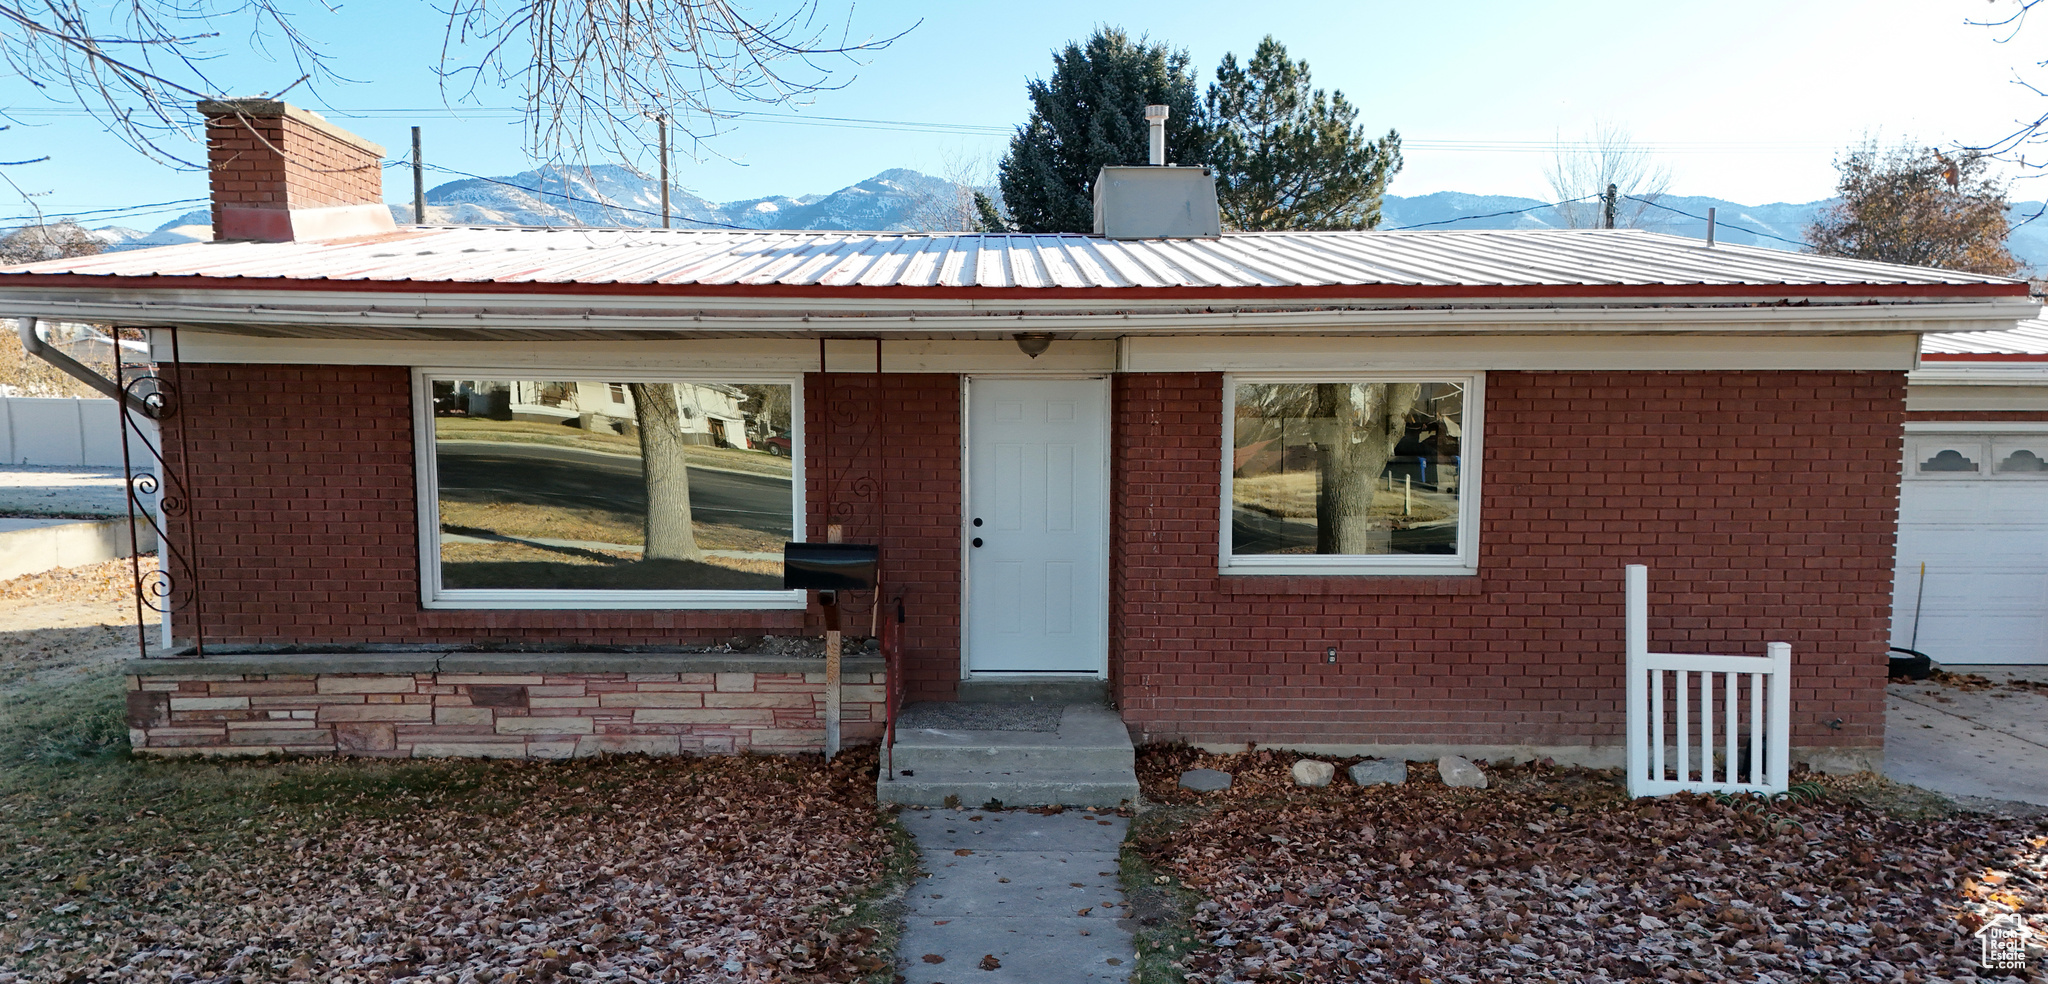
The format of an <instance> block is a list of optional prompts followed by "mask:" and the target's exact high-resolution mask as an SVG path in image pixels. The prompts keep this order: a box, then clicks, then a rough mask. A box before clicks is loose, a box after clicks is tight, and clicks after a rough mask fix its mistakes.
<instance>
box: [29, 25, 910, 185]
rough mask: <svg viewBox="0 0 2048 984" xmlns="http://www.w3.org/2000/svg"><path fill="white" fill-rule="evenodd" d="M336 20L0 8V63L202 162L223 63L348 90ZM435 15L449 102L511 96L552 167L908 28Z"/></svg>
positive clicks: (775, 85)
mask: <svg viewBox="0 0 2048 984" xmlns="http://www.w3.org/2000/svg"><path fill="white" fill-rule="evenodd" d="M404 6H407V7H408V8H411V9H417V10H420V11H429V10H435V9H436V8H435V7H433V6H432V5H428V4H416V5H412V4H408V5H404ZM351 13H353V12H351ZM340 14H341V8H340V7H339V6H338V5H334V4H331V3H329V2H326V0H0V63H4V65H5V66H6V68H7V69H8V70H9V71H10V72H11V74H13V75H15V76H16V77H18V78H20V79H22V80H23V81H25V82H27V83H28V84H29V85H32V86H34V87H36V88H37V89H39V90H40V91H41V92H42V93H43V94H45V95H46V96H48V97H49V98H50V99H52V100H54V101H58V102H62V103H69V104H73V105H77V106H81V107H84V108H85V109H87V110H89V111H91V112H92V113H93V115H94V116H95V117H97V118H98V119H99V121H100V122H101V123H102V124H104V125H105V126H106V127H107V128H108V129H109V130H110V131H112V132H113V133H115V134H116V135H118V136H120V137H121V138H123V139H124V140H126V141H127V142H128V144H129V145H130V146H132V147H134V148H135V149H137V150H139V151H141V152H142V153H144V154H146V155H148V156H149V157H151V158H153V159H156V160H158V161H160V162H163V163H166V164H170V165H173V166H178V167H185V168H193V169H197V168H201V167H203V166H204V160H203V156H202V155H200V154H199V153H198V152H197V151H196V150H195V148H196V146H197V145H196V143H195V142H194V141H193V140H191V139H190V135H191V133H192V131H193V129H194V125H195V124H196V123H197V122H198V120H197V119H196V112H195V109H194V106H193V104H194V103H195V102H196V101H197V100H200V99H213V98H223V97H229V96H246V95H250V94H251V93H249V92H246V91H229V88H230V84H232V85H233V86H237V87H239V86H242V85H246V84H248V83H246V82H245V81H244V79H245V77H246V69H245V68H244V63H245V62H246V59H239V58H232V57H230V56H232V55H235V54H238V53H243V52H247V51H251V50H253V51H256V52H258V53H261V54H263V55H266V56H267V57H268V60H269V62H270V63H272V64H275V65H278V66H280V67H279V68H278V70H277V75H276V77H275V78H274V79H272V80H270V84H269V85H267V86H266V87H265V88H264V91H262V92H259V93H255V94H256V95H264V96H269V97H271V98H278V97H282V96H283V95H285V94H286V93H288V92H290V91H291V90H293V89H296V88H297V87H299V86H301V85H306V86H308V87H309V88H316V89H317V88H318V87H320V86H323V85H325V84H328V83H335V82H345V81H348V80H347V79H346V78H345V77H344V76H342V75H341V74H340V73H339V72H338V71H337V66H336V64H335V55H334V54H333V53H332V52H331V51H329V50H327V49H325V48H324V47H322V46H320V45H319V44H318V43H316V42H315V41H314V40H313V39H312V36H311V35H312V32H311V31H309V30H308V29H307V27H308V23H309V21H310V20H311V18H313V17H318V16H339V15H340ZM438 14H439V15H440V16H443V17H444V18H445V21H444V29H445V34H444V43H443V45H442V52H441V62H440V65H439V71H440V73H441V77H442V80H443V81H442V91H443V96H444V98H447V99H451V100H455V101H462V100H465V99H472V98H478V97H480V96H481V95H482V90H485V89H494V88H495V87H496V86H499V85H507V86H513V87H515V88H517V89H518V91H519V92H520V94H521V97H522V98H523V99H524V101H525V103H526V110H527V114H526V115H527V130H526V142H527V147H526V150H527V152H528V153H529V154H530V155H531V156H533V157H534V158H535V159H537V160H541V161H548V162H560V161H581V160H584V159H588V158H589V157H590V156H592V155H599V154H601V155H606V156H611V157H615V158H623V159H626V160H635V159H639V158H640V157H642V156H644V155H645V153H646V152H647V148H648V146H649V144H650V143H651V142H652V141H651V140H650V139H649V137H650V136H651V134H652V131H653V129H654V123H653V118H654V117H656V116H665V117H667V119H668V120H669V124H670V128H671V131H672V132H673V133H675V134H677V135H679V136H680V137H681V139H683V140H684V141H686V142H687V141H696V140H701V139H703V138H705V137H708V136H712V135H714V134H716V132H717V131H718V127H719V125H720V122H721V120H723V119H727V118H729V115H728V113H727V108H728V107H729V106H731V105H732V104H734V103H746V102H754V103H786V102H790V101H796V100H801V99H803V98H804V97H806V96H808V95H810V94H813V93H816V92H819V91H822V90H825V89H830V88H836V87H838V86H843V85H845V84H846V83H847V82H849V81H851V79H850V78H849V77H843V76H840V75H837V74H835V72H837V71H838V70H839V69H840V68H842V67H846V66H851V65H852V64H854V62H855V60H856V59H857V58H858V57H859V56H860V55H861V54H862V53H864V52H871V51H875V50H877V49H880V48H882V47H886V46H887V45H888V44H889V43H890V42H891V41H894V40H895V37H900V36H901V34H898V35H896V36H895V37H889V38H883V39H880V40H860V41H856V40H852V39H850V37H849V36H848V29H847V28H846V27H844V26H835V24H834V18H832V17H830V16H828V15H827V13H826V12H825V11H824V10H822V9H821V8H820V6H819V4H818V2H817V0H798V5H797V6H796V8H795V9H794V10H792V11H789V12H786V13H766V14H756V13H753V12H751V11H748V10H746V9H744V8H742V7H739V6H737V5H736V4H734V3H731V2H728V0H701V2H693V3H660V2H654V0H498V2H492V0H451V5H450V6H448V7H446V8H444V9H440V10H439V11H438ZM913 26H915V25H913ZM393 29H398V28H397V27H396V26H395V25H394V27H393ZM230 71H233V72H234V73H235V77H234V79H232V80H229V79H227V78H225V75H226V73H228V72H230Z"/></svg>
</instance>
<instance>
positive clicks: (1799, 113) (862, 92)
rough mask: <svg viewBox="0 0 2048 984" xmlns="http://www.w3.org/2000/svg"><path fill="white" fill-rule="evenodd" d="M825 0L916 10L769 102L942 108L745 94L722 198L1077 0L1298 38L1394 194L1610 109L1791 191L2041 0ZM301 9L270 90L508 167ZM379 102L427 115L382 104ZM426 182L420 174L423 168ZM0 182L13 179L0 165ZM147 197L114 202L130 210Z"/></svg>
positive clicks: (853, 133) (1026, 33)
mask: <svg viewBox="0 0 2048 984" xmlns="http://www.w3.org/2000/svg"><path fill="white" fill-rule="evenodd" d="M2006 2H2009V0H2006ZM821 4H822V7H821V10H822V11H823V12H825V13H826V14H828V15H829V14H833V13H835V12H836V13H838V14H840V15H842V16H844V17H846V18H847V19H849V20H850V22H851V26H852V30H853V32H854V33H855V35H857V36H884V35H888V34H893V33H896V32H898V31H902V30H904V29H906V28H912V25H916V26H915V28H914V29H911V30H910V33H909V34H908V35H906V36H905V37H904V38H902V39H901V40H899V41H897V42H896V43H895V44H894V45H893V46H892V47H890V48H888V49H886V50H881V51H877V52H873V53H871V54H869V55H867V56H865V57H864V59H863V60H864V61H865V64H863V65H844V66H842V67H841V68H840V70H839V71H838V72H837V73H836V75H835V77H836V78H837V79H838V80H839V81H842V82H844V83H845V85H844V87H843V88H841V89H838V90H836V91H829V92H823V93H820V94H818V95H817V96H816V97H815V98H814V99H813V100H812V101H811V102H810V104H809V105H806V106H801V107H790V108H783V109H777V108H772V107H771V108H766V110H765V111H767V112H770V113H774V114H781V115H786V116H793V117H801V118H804V119H809V120H814V121H815V120H817V119H818V118H820V117H851V118H864V119H876V120H902V121H919V122H931V123H937V124H945V125H946V127H945V128H942V129H941V130H940V132H924V131H919V130H903V129H887V128H872V127H858V126H823V125H805V124H799V123H795V122H782V121H777V120H773V119H762V118H758V117H750V118H746V119H742V120H738V121H733V122H730V123H727V124H724V126H725V127H727V131H728V132H726V133H725V134H724V135H723V136H720V137H718V138H717V139H716V140H715V142H714V143H712V144H711V146H710V148H709V150H708V152H705V153H701V154H699V155H698V158H697V159H696V160H694V161H693V160H690V159H689V158H688V157H687V156H683V155H679V156H678V158H677V161H676V165H677V166H676V171H675V177H676V181H677V183H678V184H680V185H682V186H684V187H686V188H688V189H690V190H692V191H694V192H695V193H697V194H700V195H702V196H704V197H706V198H710V199H712V200H716V201H726V200H734V199H741V198H750V197H756V196H762V195H769V194H801V193H807V192H826V191H831V190H833V189H836V188H839V187H843V186H845V185H847V184H850V183H852V182H854V181H857V180H860V179H862V178H865V177H867V176H870V175H872V174H874V173H875V172H877V171H880V170H882V169H884V168H889V167H910V168H915V169H918V170H922V171H926V172H929V173H946V172H947V171H948V170H957V169H959V168H961V167H968V168H972V167H973V166H975V165H976V164H977V163H980V164H981V165H982V166H984V167H986V166H989V165H992V163H993V161H994V159H995V158H996V157H998V156H1000V154H1001V152H1002V150H1003V147H1004V146H1005V144H1006V137H1005V136H1003V135H1002V129H1001V128H1007V127H1009V126H1012V125H1014V124H1016V123H1017V122H1019V121H1020V120H1022V119H1023V117H1024V115H1025V114H1026V112H1027V104H1026V101H1025V97H1024V84H1025V82H1026V80H1028V79H1030V78H1032V77H1035V76H1040V75H1044V74H1045V73H1046V72H1047V71H1048V70H1049V68H1050V64H1051V60H1050V53H1051V51H1052V50H1053V49H1054V48H1055V47H1057V46H1060V45H1062V44H1064V43H1065V42H1067V41H1068V40H1070V39H1075V38H1080V37H1084V36H1086V35H1087V34H1088V33H1089V32H1090V31H1091V30H1092V29H1093V28H1094V27H1095V26H1097V25H1098V24H1114V25H1119V26H1122V27H1124V28H1126V29H1128V30H1130V31H1131V32H1133V33H1146V34H1149V35H1151V36H1152V37H1154V38H1157V39H1161V40H1165V41H1168V42H1170V43H1172V44H1173V45H1175V46H1177V47H1182V48H1186V49H1188V51H1189V52H1190V54H1191V55H1192V56H1193V59H1194V63H1195V65H1196V66H1197V67H1198V68H1200V70H1201V72H1202V75H1203V76H1204V79H1205V84H1206V77H1207V76H1208V75H1209V74H1210V72H1211V71H1212V70H1213V69H1214V67H1215V65H1216V63H1217V61H1218V60H1219V59H1220V58H1221V57H1222V55H1223V54H1224V53H1225V52H1227V51H1229V52H1236V53H1238V54H1239V55H1240V56H1242V55H1244V54H1247V53H1248V52H1249V51H1250V50H1251V49H1252V48H1253V47H1254V46H1255V45H1256V44H1257V43H1258V41H1259V39H1260V38H1261V37H1262V36H1263V35H1266V34H1269V33H1270V34H1272V35H1274V36H1275V37H1277V38H1278V39H1279V40H1280V41H1282V42H1283V43H1285V44H1286V45H1287V47H1288V49H1289V51H1290V53H1291V54H1293V55H1294V56H1295V57H1297V58H1305V59H1307V60H1308V62H1309V64H1310V67H1311V69H1312V72H1313V74H1314V78H1315V81H1316V82H1317V83H1318V84H1319V85H1321V86H1324V87H1328V88H1335V89H1340V90H1342V91H1344V93H1345V94H1346V95H1347V96H1348V97H1349V98H1350V99H1351V100H1352V101H1353V102H1354V103H1355V104H1357V105H1358V106H1360V107H1361V109H1362V110H1363V113H1362V115H1361V121H1362V122H1364V123H1365V124H1366V125H1367V126H1368V127H1369V128H1371V129H1373V130H1374V131H1378V130H1383V129H1385V128H1387V127H1392V128H1395V129H1398V130H1399V131H1400V132H1401V134H1402V135H1403V137H1404V139H1405V140H1406V141H1407V144H1408V149H1407V152H1406V156H1407V167H1406V169H1405V170H1404V171H1403V172H1402V173H1401V175H1400V176H1399V177H1398V178H1397V179H1396V180H1395V181H1394V184H1393V186H1392V188H1391V189H1390V190H1391V191H1392V192H1393V193H1395V194H1400V195H1418V194H1425V193H1428V192H1433V191H1443V190H1458V191H1471V192H1481V193H1494V194H1511V195H1525V196H1529V197H1539V198H1545V199H1547V198H1548V196H1549V189H1548V186H1547V184H1546V182H1545V180H1544V177H1543V171H1544V168H1545V166H1546V165H1547V164H1548V163H1549V162H1550V159H1551V158H1550V154H1551V149H1550V148H1551V146H1552V144H1553V143H1554V141H1555V140H1557V139H1558V138H1559V137H1560V136H1562V137H1564V138H1566V139H1573V138H1578V137H1580V136H1582V135H1583V134H1584V133H1585V132H1586V131H1587V130H1588V129H1589V128H1590V127H1592V126H1593V125H1594V124H1596V123H1598V122H1600V121H1609V122H1612V123H1615V124H1618V125H1620V126H1622V127H1625V128H1626V129H1628V130H1629V131H1630V132H1632V133H1633V134H1634V136H1635V138H1636V139H1637V141H1638V142H1640V143H1642V144H1644V145H1646V146H1648V147H1649V148H1651V149H1652V150H1654V151H1655V152H1656V153H1657V155H1658V156H1659V158H1660V159H1661V160H1662V161H1663V162H1664V163H1666V164H1667V165H1668V166H1669V167H1670V169H1671V171H1672V172H1673V174H1674V179H1675V180H1674V182H1673V186H1672V190H1673V191H1674V192H1676V193H1680V194H1700V195H1713V196H1716V197H1721V198H1727V199H1732V200H1735V201H1741V202H1746V203H1752V204H1760V203H1765V202H1771V201H1808V200H1812V199H1816V198H1822V197H1826V196H1827V195H1828V194H1830V192H1831V190H1832V187H1833V182H1834V170H1833V168H1832V167H1831V164H1830V162H1831V161H1832V159H1833V157H1834V155H1835V154H1836V153H1837V152H1838V151H1839V150H1841V149H1842V148H1844V147H1846V146H1848V145H1850V144H1852V143H1854V142H1857V141H1859V140H1860V139H1862V138H1863V137H1864V136H1865V135H1877V136H1879V137H1881V138H1883V139H1885V140H1896V139H1900V138H1912V139H1916V140H1919V141H1923V142H1928V143H1937V144H1946V143H1949V142H1952V141H1965V142H1968V141H1977V140H1983V139H1987V138H1990V137H1993V136H1996V135H1999V134H2002V133H2004V132H2006V130H2008V129H2009V128H2010V124H2011V123H2012V121H2014V120H2015V119H2017V118H2020V117H2023V116H2025V117H2031V116H2033V115H2038V114H2039V113H2040V112H2042V111H2044V110H2048V98H2044V97H2041V96H2037V95H2034V94H2032V93H2029V92H2028V91H2026V90H2025V89H2023V88H2021V87H2020V86H2018V85H2016V84H2014V82H2013V79H2014V75H2015V71H2016V70H2026V69H2027V68H2028V66H2030V65H2031V64H2032V63H2034V62H2038V61H2040V60H2042V59H2043V58H2044V57H2048V23H2043V24H2040V25H2037V26H2036V27H2035V28H2034V33H2032V34H2023V35H2021V36H2020V37H2019V38H2018V40H2016V41H2015V42H2013V43H2011V44H2000V43H1999V42H1998V40H1997V39H1998V37H1999V35H1998V34H1997V33H1995V32H1993V31H1989V30H1986V29H1984V28H1980V27H1973V26H1970V25H1968V24H1966V23H1965V20H1966V18H1970V17H1982V16H1984V15H1985V14H1987V13H1990V12H1994V11H1996V10H1999V9H2002V8H2001V6H2000V5H1999V4H1994V3H1987V0H1855V2H1845V0H1815V2H1796V0H1776V2H1747V0H1737V2H1727V0H1720V2H1714V3H1686V4H1678V3H1666V4H1644V3H1640V2H1629V3H1621V2H1612V3H1609V2H1575V3H1540V2H1529V0H1524V2H1490V0H1467V2H1461V3H1413V2H1402V3H1393V2H1379V0H1371V2H1361V0H1352V2H1340V0H1332V2H1321V0H1312V2H1291V3H1284V4H1272V3H1266V4H1260V3H1245V2H1243V0H1232V2H1222V0H1186V2H1178V3H1173V4H1164V3H1139V2H1090V3H1079V2H1069V0H1038V2H1032V3H1005V4H963V3H957V2H956V3H940V2H926V0H898V2H874V0H870V2H866V3H862V4H860V5H858V6H857V7H852V8H848V7H845V6H838V5H835V4H834V3H833V2H832V0H821ZM306 6H307V8H308V9H309V12H308V13H307V14H305V15H304V16H303V18H302V19H301V21H300V24H301V28H302V29H303V30H304V31H305V32H306V33H307V34H309V35H310V36H312V37H314V38H316V39H319V40H320V41H321V42H322V43H323V44H324V45H325V46H326V48H327V49H328V50H329V51H331V52H332V53H333V54H334V56H335V62H334V64H335V66H336V67H337V69H338V70H339V71H340V72H341V74H343V75H347V76H350V77H353V78H357V79H363V80H365V81H363V82H361V83H356V84H349V83H337V84H331V85H328V86H325V87H323V88H321V89H320V90H318V91H316V92H307V91H306V90H304V89H299V90H295V91H294V92H293V93H292V95H291V97H290V98H291V99H292V101H294V102H297V103H300V104H301V105H305V106H307V107H308V108H312V109H315V110H318V111H321V112H323V113H325V114H327V115H328V116H329V118H330V119H332V120H334V121H335V122H337V123H339V124H341V125H343V126H345V127H347V128H349V129H352V130H355V131H356V132H358V133H361V134H363V135H364V136H367V137H369V138H370V139H372V140H376V141H378V142H380V143H383V144H385V145H386V146H387V147H388V148H390V149H391V150H392V152H393V153H394V154H396V153H398V152H399V151H400V148H402V147H403V146H404V145H406V144H407V142H408V140H409V137H408V128H409V127H410V126H413V125H420V126H423V127H424V128H425V142H426V149H427V158H428V160H430V161H432V162H435V163H439V164H442V165H445V166H447V167H450V168H454V169H457V170H461V171H470V172H475V173H479V174H506V173H511V172H514V171H518V170H522V169H524V168H525V167H526V166H527V165H528V162H527V160H526V158H525V157H524V155H523V154H522V152H521V149H520V128H519V121H518V120H517V118H516V117H514V116H512V115H510V114H506V113H503V112H491V111H483V110H477V109H465V108H464V107H463V106H461V105H459V104H458V105H457V106H456V107H455V108H454V109H452V110H450V109H444V108H442V107H443V99H442V95H441V93H440V92H439V91H438V89H437V84H436V77H435V75H434V73H433V71H432V66H433V64H434V63H435V60H436V59H437V57H438V55H439V52H440V44H441V30H440V28H441V25H440V23H439V21H438V19H437V17H436V15H435V14H434V13H433V10H432V7H433V5H430V4H426V3H421V2H417V0H336V2H335V4H334V6H335V12H334V13H331V14H329V13H326V12H324V11H323V10H322V9H321V8H320V5H317V4H311V3H309V4H307V5H306ZM784 6H785V7H786V6H787V5H784ZM755 9H756V10H772V9H776V5H774V4H770V3H759V4H756V5H755ZM849 9H850V14H849V13H848V11H849ZM213 66H214V69H215V70H216V71H217V72H218V73H219V76H220V77H221V78H222V79H224V80H225V81H226V82H227V84H230V85H234V86H238V87H240V88H238V89H237V93H236V94H254V93H256V92H261V91H264V90H267V89H274V88H276V87H277V86H278V85H281V84H283V83H284V82H289V81H290V80H291V79H292V78H295V77H296V72H294V71H291V70H290V69H289V68H288V66H280V65H277V64H275V63H274V62H271V61H269V60H268V59H267V58H266V57H265V56H264V55H263V54H262V53H260V52H257V51H252V50H249V48H248V46H247V45H243V44H239V43H237V44H233V45H229V46H227V47H226V48H225V49H224V52H223V55H222V57H221V58H220V59H219V60H218V61H216V62H214V63H213ZM2037 81H2039V80H2038V79H2037ZM479 102H480V103H481V104H482V105H483V106H484V107H509V106H514V105H516V104H517V98H516V96H515V95H514V94H512V93H510V92H503V91H486V92H484V93H482V95H481V98H480V99H479ZM51 105H52V104H50V103H48V102H44V101H42V100H41V98H40V97H39V96H38V95H36V94H35V92H34V90H32V89H30V88H29V87H28V86H27V85H26V84H25V83H24V82H22V81H21V80H19V79H13V78H0V106H6V107H12V108H24V107H26V108H43V107H49V106H51ZM393 109H406V110H418V111H422V112H411V113H393V112H387V111H386V110H393ZM988 128H998V129H997V130H996V131H993V132H991V131H990V130H989V129H988ZM42 154H49V155H51V157H52V160H51V161H49V162H48V163H44V164H36V165H25V166H20V167H13V168H9V169H8V170H7V175H8V176H9V177H11V178H13V179H14V180H15V181H16V182H17V183H19V184H20V185H21V186H22V187H23V189H24V190H27V191H29V192H31V193H34V194H36V195H37V198H36V201H37V202H38V204H39V205H40V206H41V207H42V208H43V209H44V211H45V212H49V213H64V212H70V211H78V210H84V209H92V208H106V207H112V206H128V205H136V204H140V203H147V202H159V201H168V200H172V199H181V198H195V197H201V196H204V195H205V194H206V184H205V177H204V175H201V174H194V173H181V172H178V171H175V170H172V169H169V168H165V167H162V166H159V165H155V164H151V163H149V162H148V161H146V160H144V159H143V158H142V157H141V156H139V155H137V154H135V153H134V152H133V151H130V150H128V149H126V148H125V147H124V146H123V145H121V144H120V143H119V142H118V141H115V140H114V139H113V138H112V137H110V136H109V135H107V134H106V133H104V132H102V131H101V129H100V127H99V125H98V124H97V123H95V122H94V121H93V120H91V119H89V118H85V117H81V116H75V115H73V116H66V115H45V114H39V113H30V114H24V115H22V116H21V117H20V118H19V120H18V122H17V124H16V125H15V126H14V127H13V129H11V130H9V131H6V132H4V133H0V160H16V159H21V158H27V157H35V156H40V155H42ZM593 163H601V162H593ZM445 179H446V176H440V177H439V178H437V177H436V176H435V175H433V174H432V173H431V172H430V174H429V182H430V184H431V183H437V182H438V180H445ZM386 191H387V193H388V195H389V197H391V198H392V199H393V200H400V201H403V200H407V199H409V196H410V182H409V180H408V179H407V177H406V175H404V174H403V173H401V172H396V171H394V172H389V173H388V180H387V185H386ZM2014 194H2015V197H2016V198H2042V197H2048V185H2042V186H2040V188H2039V190H2036V187H2035V185H2034V184H2033V183H2031V182H2024V181H2023V182H2021V183H2019V184H2018V185H2016V186H2015V187H2014ZM0 196H4V197H11V196H12V192H11V191H10V190H8V189H5V188H4V187H0ZM8 204H9V206H10V207H9V208H7V209H6V211H5V213H4V214H8V215H12V214H18V213H20V212H21V211H23V210H22V209H21V208H20V203H19V202H18V201H12V202H9V203H8ZM166 217H168V216H167V215H159V216H145V217H140V218H136V219H133V220H127V221H126V224H129V225H134V226H143V227H147V226H153V225H155V224H157V223H158V222H160V221H161V220H162V219H163V218H166ZM87 224H89V225H91V224H96V223H94V222H92V221H90V220H88V222H87Z"/></svg>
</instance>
